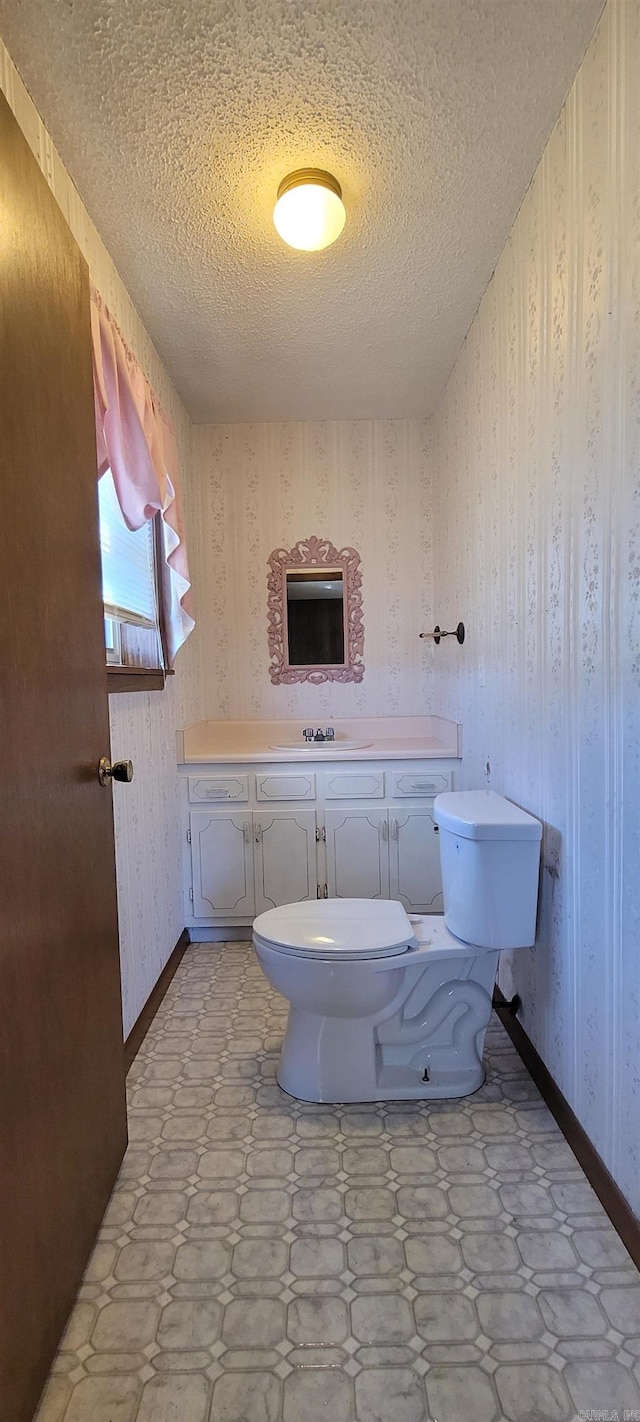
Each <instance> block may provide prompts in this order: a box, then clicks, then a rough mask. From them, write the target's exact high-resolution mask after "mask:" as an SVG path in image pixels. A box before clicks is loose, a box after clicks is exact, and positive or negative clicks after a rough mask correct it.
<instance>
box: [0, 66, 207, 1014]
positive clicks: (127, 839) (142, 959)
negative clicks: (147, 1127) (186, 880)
mask: <svg viewBox="0 0 640 1422" xmlns="http://www.w3.org/2000/svg"><path fill="white" fill-rule="evenodd" d="M0 89H2V92H3V93H4V94H5V96H6V99H7V101H8V103H9V104H10V106H11V108H12V110H13V112H14V114H15V116H16V118H17V120H18V123H19V124H20V127H21V128H22V131H23V133H24V134H25V137H26V138H27V140H28V142H29V145H30V147H31V149H32V151H33V153H34V154H35V157H36V158H37V160H38V162H39V164H40V167H41V169H42V171H43V173H44V175H45V177H46V179H47V182H48V183H49V186H50V188H51V190H52V192H53V193H54V196H55V197H56V200H57V201H58V203H59V205H60V207H61V209H62V212H63V213H64V215H65V217H66V219H67V221H68V223H69V226H70V228H71V231H72V232H73V235H74V237H75V239H76V241H77V243H78V245H79V247H80V249H81V251H82V252H83V253H84V256H85V258H86V260H87V262H88V264H89V268H90V271H91V275H92V277H93V279H94V281H95V283H96V285H97V287H98V288H99V290H100V291H101V292H102V295H103V296H104V298H105V301H106V302H107V304H108V305H109V307H110V308H111V310H112V312H113V314H114V316H115V317H116V320H117V321H118V323H119V325H120V327H121V330H122V332H123V334H124V336H125V338H126V340H127V341H128V342H129V344H130V346H131V347H132V349H133V350H134V351H135V353H136V355H137V356H138V359H139V360H140V363H141V365H142V366H143V368H144V370H145V371H146V374H147V375H148V377H149V379H150V381H151V383H152V385H153V387H154V389H155V390H156V391H157V393H158V395H159V396H160V399H161V400H162V402H163V404H164V406H165V408H166V409H167V410H168V412H169V414H170V415H171V417H172V419H173V420H174V422H175V426H176V434H177V438H178V448H179V452H180V459H181V467H182V471H183V478H184V480H185V483H186V488H185V504H186V516H187V535H188V533H189V522H190V520H189V504H190V499H189V478H190V472H191V470H190V457H191V427H190V422H189V419H188V417H187V414H186V412H185V410H184V408H183V406H182V404H181V402H180V400H179V398H178V396H177V395H176V393H175V390H174V389H173V386H172V385H171V383H170V381H169V379H168V377H167V375H166V372H165V370H164V367H163V366H162V364H161V362H160V360H159V357H158V355H157V353H156V351H155V350H154V347H153V345H152V343H151V341H150V339H149V336H148V334H147V332H146V330H145V328H144V326H143V324H142V322H141V320H140V318H139V316H138V313H137V311H136V309H135V307H134V306H133V303H132V302H131V299H130V297H129V296H128V294H127V291H126V290H125V288H124V286H123V284H122V282H121V281H120V278H119V276H118V273H117V271H116V269H115V267H114V265H113V262H112V261H111V258H110V257H109V254H108V252H107V250H106V248H105V247H104V244H103V243H102V241H101V239H100V237H99V235H98V233H97V231H96V229H95V227H94V225H93V223H92V222H91V219H90V218H89V216H88V213H87V211H86V209H85V207H84V206H83V204H82V202H81V201H80V198H79V196H78V193H77V191H76V189H75V187H74V185H73V183H72V182H71V179H70V177H69V175H68V173H67V171H66V169H65V168H64V166H63V164H62V163H61V161H60V158H59V156H58V154H57V152H56V149H55V148H54V146H53V144H52V142H51V139H50V137H49V135H48V133H47V131H46V129H45V127H44V124H43V123H42V120H41V118H40V117H39V115H38V113H37V110H36V109H35V108H34V105H33V103H32V101H31V99H30V98H29V95H28V93H27V91H26V89H25V87H24V85H23V84H22V82H21V80H20V78H19V75H18V73H17V71H16V69H15V66H14V65H13V63H12V61H11V59H10V57H9V55H8V53H7V50H6V49H5V48H4V46H3V45H2V43H1V42H0ZM198 666H199V663H198V658H197V650H196V649H195V648H193V649H192V648H191V647H190V646H189V643H187V644H186V646H185V648H184V649H183V651H182V652H181V653H179V656H178V660H177V675H176V677H175V679H174V678H171V679H170V681H169V682H168V684H167V689H166V690H165V691H164V692H147V693H139V694H138V693H136V694H134V695H125V696H122V695H120V696H111V697H110V698H109V703H110V704H109V711H110V720H111V744H112V751H113V754H114V756H119V757H126V758H127V759H131V760H133V762H134V766H135V778H134V780H133V783H132V784H131V785H130V786H127V787H124V786H121V785H115V786H114V792H113V794H114V817H115V832H116V871H117V880H118V913H119V920H120V953H121V961H122V995H123V1018H124V1033H125V1036H126V1034H127V1033H128V1032H129V1030H130V1029H131V1027H132V1026H133V1023H134V1022H135V1020H136V1017H137V1016H138V1013H139V1012H140V1010H141V1008H142V1007H143V1006H144V1003H145V1001H146V999H147V997H148V996H149V993H150V992H151V989H152V988H153V986H154V984H155V982H156V981H157V978H158V977H159V975H160V973H161V971H162V968H163V967H164V964H165V963H166V961H167V958H168V957H169V955H170V953H171V951H172V949H173V948H174V946H175V943H176V941H177V939H178V938H179V936H180V933H181V932H182V928H183V917H182V906H181V891H180V885H179V870H178V864H179V859H178V855H179V840H178V834H179V830H178V810H177V772H176V755H175V734H174V733H175V727H176V723H178V724H182V722H183V720H184V721H192V720H196V719H198V715H199V712H198V709H197V708H198V696H199V682H198Z"/></svg>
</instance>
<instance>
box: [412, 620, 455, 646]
mask: <svg viewBox="0 0 640 1422" xmlns="http://www.w3.org/2000/svg"><path fill="white" fill-rule="evenodd" d="M420 636H421V637H432V638H433V641H434V642H435V644H436V647H439V646H440V639H441V637H457V639H458V641H459V643H460V646H462V643H463V642H464V622H459V623H458V626H457V627H456V630H455V632H443V631H442V630H441V629H440V627H434V629H433V632H421V633H420Z"/></svg>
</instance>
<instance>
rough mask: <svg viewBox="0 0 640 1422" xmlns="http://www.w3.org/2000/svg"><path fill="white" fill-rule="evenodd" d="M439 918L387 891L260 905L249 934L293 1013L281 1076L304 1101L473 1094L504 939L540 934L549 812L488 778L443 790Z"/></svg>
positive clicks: (438, 810) (529, 940)
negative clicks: (471, 786) (474, 786)
mask: <svg viewBox="0 0 640 1422" xmlns="http://www.w3.org/2000/svg"><path fill="white" fill-rule="evenodd" d="M434 813H435V819H436V823H437V824H438V826H439V830H440V862H441V867H442V890H443V898H444V905H445V912H444V918H439V917H434V916H424V917H411V918H409V917H408V916H407V914H406V912H405V910H404V908H403V907H402V905H401V904H399V903H396V902H394V901H393V900H377V899H376V900H371V899H327V900H320V901H313V902H309V903H298V904H285V905H284V906H283V907H282V908H275V909H269V911H268V912H267V913H263V914H260V916H259V917H258V918H257V919H256V920H255V923H254V925H253V943H254V947H255V950H256V953H257V955H258V958H259V960H260V963H261V965H262V968H263V970H264V972H265V974H266V977H267V978H268V979H269V982H270V983H272V984H273V986H274V987H275V988H276V989H277V991H278V992H280V993H282V996H283V997H285V998H287V999H288V1001H289V1003H290V1007H289V1019H288V1023H287V1030H286V1034H285V1039H284V1043H283V1047H282V1054H281V1057H280V1064H279V1067H278V1081H279V1083H280V1086H281V1087H282V1088H283V1090H284V1091H287V1092H288V1093H289V1095H290V1096H296V1097H299V1098H300V1099H301V1100H303V1101H326V1102H347V1101H392V1100H403V1099H404V1100H407V1099H409V1098H412V1097H420V1098H422V1099H434V1098H437V1097H443V1096H467V1095H468V1094H469V1093H470V1092H472V1091H477V1089H478V1087H479V1086H481V1085H482V1082H483V1081H484V1071H483V1067H482V1053H483V1048H484V1038H485V1032H486V1028H487V1023H488V1021H489V1018H490V1016H491V1001H492V995H493V986H494V983H495V978H496V971H497V966H498V957H499V953H500V949H501V948H520V947H523V948H526V947H530V946H531V945H532V944H533V943H534V942H535V929H536V908H537V897H538V875H539V865H540V840H541V837H542V826H541V824H540V823H539V821H538V820H536V819H534V818H533V816H532V815H529V814H527V813H526V811H524V810H521V809H520V808H519V807H518V806H517V805H514V804H512V803H511V801H510V800H505V799H504V798H503V797H502V796H501V795H496V794H495V793H494V791H491V790H471V791H457V792H456V791H454V792H449V793H446V794H443V795H439V796H438V797H437V799H436V801H435V811H434Z"/></svg>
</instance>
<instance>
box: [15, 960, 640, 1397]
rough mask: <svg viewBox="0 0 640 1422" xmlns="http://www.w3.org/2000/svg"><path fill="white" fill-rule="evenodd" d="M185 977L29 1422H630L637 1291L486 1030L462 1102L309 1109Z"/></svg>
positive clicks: (165, 1015) (639, 1304)
mask: <svg viewBox="0 0 640 1422" xmlns="http://www.w3.org/2000/svg"><path fill="white" fill-rule="evenodd" d="M286 1012H287V1005H286V1003H285V1002H284V1001H283V1000H282V998H280V997H278V995H277V994H276V993H275V992H274V991H273V990H272V988H271V987H270V986H269V984H268V983H267V981H266V979H265V978H264V977H263V975H262V972H261V969H260V967H259V965H258V962H257V960H256V959H255V957H254V955H253V952H252V949H251V946H250V945H249V944H242V943H229V944H200V945H194V946H192V947H191V948H190V949H189V951H188V952H187V954H186V955H185V957H184V959H183V961H182V963H181V965H180V968H179V969H178V972H177V974H176V977H175V978H174V980H173V983H172V984H171V987H170V989H169V992H168V993H167V996H166V998H165V1000H164V1002H163V1004H162V1007H161V1008H160V1011H159V1013H158V1015H157V1017H156V1019H155V1021H154V1023H153V1025H152V1027H151V1030H150V1032H149V1035H148V1037H147V1039H146V1041H145V1042H144V1045H143V1047H142V1049H141V1051H140V1053H139V1055H138V1057H137V1059H136V1061H135V1063H134V1065H133V1068H132V1070H131V1072H130V1074H129V1081H128V1088H129V1123H130V1145H129V1149H128V1151H127V1154H126V1157H125V1160H124V1162H123V1166H122V1170H121V1173H120V1176H119V1179H118V1182H117V1184H116V1187H115V1190H114V1193H113V1196H112V1199H111V1202H110V1204H109V1207H108V1209H107V1212H106V1215H105V1218H104V1222H103V1225H102V1229H101V1231H100V1235H99V1238H98V1241H97V1243H96V1247H95V1250H94V1253H93V1256H92V1258H91V1261H90V1263H89V1266H88V1268H87V1272H86V1275H85V1279H84V1282H83V1284H82V1286H81V1289H80V1292H79V1295H78V1301H77V1303H76V1306H75V1309H74V1311H73V1313H72V1315H71V1318H70V1320H69V1324H68V1327H67V1331H66V1334H65V1336H64V1338H63V1340H62V1343H61V1346H60V1350H59V1353H58V1356H57V1358H56V1360H55V1363H54V1366H53V1369H52V1374H51V1377H50V1380H49V1383H48V1385H47V1388H46V1389H45V1393H44V1396H43V1399H42V1402H41V1405H40V1410H39V1412H38V1416H37V1422H170V1419H173V1422H176V1419H179V1422H320V1419H322V1422H325V1420H326V1419H328V1420H329V1422H389V1419H391V1418H393V1422H436V1419H437V1422H532V1419H534V1418H535V1419H536V1422H574V1419H577V1418H578V1417H579V1416H587V1415H592V1416H596V1415H601V1416H605V1415H607V1416H611V1417H613V1416H616V1417H619V1418H622V1417H623V1416H624V1415H626V1417H627V1419H628V1420H629V1422H630V1419H632V1418H635V1419H638V1422H640V1280H639V1277H638V1274H637V1272H636V1269H635V1268H634V1265H633V1264H632V1262H631V1260H630V1259H629V1257H628V1255H627V1253H626V1251H625V1249H624V1247H623V1245H622V1244H621V1242H620V1240H619V1238H618V1236H617V1235H616V1234H615V1232H614V1230H613V1228H612V1226H611V1225H610V1223H609V1221H608V1219H607V1217H606V1215H605V1214H604V1211H603V1210H602V1208H601V1206H600V1204H599V1202H598V1200H597V1199H596V1196H595V1195H594V1193H593V1191H592V1190H591V1188H590V1186H589V1184H588V1182H587V1181H586V1179H585V1177H584V1175H583V1173H582V1171H581V1169H580V1167H579V1165H578V1163H577V1161H576V1159H575V1157H574V1156H573V1155H572V1153H571V1151H570V1150H569V1147H568V1146H567V1145H566V1143H565V1141H564V1139H563V1137H562V1135H561V1134H560V1132H559V1130H558V1128H557V1126H556V1124H555V1122H554V1121H553V1119H552V1117H551V1116H550V1114H549V1112H548V1111H547V1109H546V1107H545V1105H544V1104H543V1102H542V1101H541V1099H540V1097H539V1095H538V1092H537V1090H536V1088H535V1086H534V1085H533V1082H532V1081H531V1079H530V1077H529V1076H528V1075H527V1072H526V1071H525V1069H524V1067H523V1065H522V1062H521V1061H520V1058H519V1057H518V1056H517V1054H516V1052H515V1051H514V1049H513V1047H512V1045H511V1043H510V1041H509V1039H508V1037H507V1036H506V1034H505V1032H504V1030H503V1028H502V1027H501V1025H500V1023H499V1022H497V1021H494V1022H493V1024H492V1026H491V1028H490V1030H489V1033H488V1036H487V1052H486V1066H487V1079H486V1082H485V1085H484V1086H483V1087H482V1089H481V1090H480V1091H478V1092H477V1093H476V1094H475V1096H472V1097H468V1098H467V1099H466V1100H464V1101H460V1102H455V1103H454V1102H450V1101H449V1102H447V1101H443V1102H440V1103H434V1102H424V1103H418V1102H415V1101H412V1102H406V1103H402V1102H392V1103H388V1104H384V1103H382V1104H372V1105H368V1104H367V1105H358V1106H344V1107H340V1106H312V1105H309V1104H308V1103H305V1102H302V1101H295V1100H293V1099H292V1098H291V1097H290V1096H286V1095H285V1093H284V1092H283V1091H281V1090H280V1088H279V1087H278V1085H277V1082H276V1067H277V1062H278V1053H279V1049H280V1042H281V1039H282V1033H283V1030H284V1026H285V1022H286Z"/></svg>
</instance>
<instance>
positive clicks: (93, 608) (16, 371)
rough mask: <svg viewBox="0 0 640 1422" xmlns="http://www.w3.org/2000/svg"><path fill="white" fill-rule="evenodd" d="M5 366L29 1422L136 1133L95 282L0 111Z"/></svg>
mask: <svg viewBox="0 0 640 1422" xmlns="http://www.w3.org/2000/svg"><path fill="white" fill-rule="evenodd" d="M0 362H1V365H0V372H1V373H0V489H1V492H2V503H1V510H0V586H1V588H2V608H1V613H0V678H1V681H2V685H1V694H0V828H1V836H2V855H1V864H0V923H1V931H0V1072H1V1078H0V1110H1V1116H2V1119H1V1128H0V1149H1V1151H2V1158H1V1163H0V1279H1V1283H0V1288H1V1289H2V1312H1V1317H0V1417H1V1418H2V1422H29V1419H30V1418H31V1417H32V1415H33V1412H34V1410H35V1407H36V1404H37V1401H38V1397H39V1394H40V1391H41V1388H42V1387H43V1385H44V1382H45V1379H46V1375H47V1371H48V1368H49V1364H50V1362H51V1359H52V1356H53V1353H54V1351H55V1348H56V1345H57V1343H58V1340H59V1338H60V1335H61V1332H62V1330H63V1328H64V1324H65V1320H66V1317H67V1314H68V1312H69V1309H70V1307H71V1304H72V1302H73V1298H74V1294H75V1292H76V1289H77V1287H78V1284H79V1282H80V1279H81V1276H82V1272H83V1268H84V1265H85V1262H86V1260H87V1257H88V1255H89V1252H90V1250H91V1246H92V1243H93V1240H94V1238H95V1234H96V1231H97V1228H98V1225H99V1223H100V1219H101V1216H102V1214H103V1211H104V1208H105V1205H106V1203H107V1200H108V1197H109V1194H110V1191H111V1187H112V1185H113V1181H114V1178H115V1176H116V1173H117V1170H118V1166H119V1163H120V1160H121V1158H122V1154H123V1151H124V1147H125V1144H126V1118H125V1106H124V1068H123V1048H122V1024H121V1011H120V977H119V962H118V936H117V916H116V897H115V866H114V846H113V817H112V799H111V796H112V792H111V789H106V790H104V789H102V788H101V787H100V785H99V783H98V778H97V764H98V760H99V758H100V756H101V755H105V754H108V753H109V725H108V710H107V688H106V672H105V664H104V663H105V654H104V642H103V626H102V606H101V595H100V561H99V544H98V521H97V493H96V452H95V433H94V425H93V394H92V377H91V346H90V328H89V283H88V272H87V267H86V264H85V262H84V259H83V257H82V256H81V254H80V251H79V249H78V247H77V246H76V243H75V242H74V240H73V238H72V236H71V234H70V232H69V229H68V227H67V225H66V223H65V221H64V219H63V217H62V215H61V213H60V211H59V209H58V206H57V204H56V202H55V200H54V198H53V197H52V195H51V193H50V192H49V189H48V187H47V184H46V182H45V181H44V178H43V177H42V175H41V173H40V170H39V168H38V165H37V163H36V161H35V159H34V158H33V156H32V154H31V152H30V150H29V148H28V145H27V143H26V141H25V140H24V138H23V137H22V134H21V132H20V130H19V128H18V125H17V124H16V122H15V120H14V118H13V116H12V114H11V112H10V110H9V108H8V105H7V104H6V102H5V100H4V99H3V98H2V96H1V95H0ZM117 789H118V793H121V794H126V786H118V787H117Z"/></svg>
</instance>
